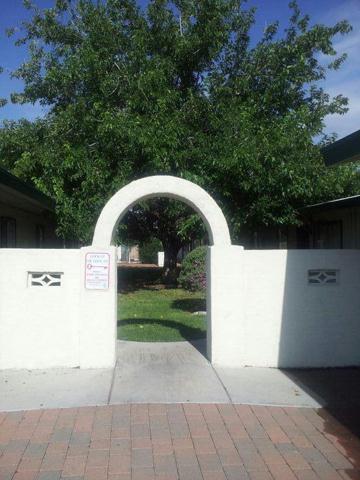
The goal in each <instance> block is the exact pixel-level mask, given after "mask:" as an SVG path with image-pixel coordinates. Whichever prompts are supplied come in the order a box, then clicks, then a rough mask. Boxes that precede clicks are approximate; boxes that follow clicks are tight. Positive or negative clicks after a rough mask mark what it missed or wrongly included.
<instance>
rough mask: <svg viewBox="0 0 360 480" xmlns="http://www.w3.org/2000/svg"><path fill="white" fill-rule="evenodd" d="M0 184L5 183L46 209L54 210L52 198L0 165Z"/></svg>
mask: <svg viewBox="0 0 360 480" xmlns="http://www.w3.org/2000/svg"><path fill="white" fill-rule="evenodd" d="M0 185H5V186H6V187H8V188H11V189H12V190H16V191H17V192H19V193H21V194H22V195H25V196H26V197H28V198H31V199H32V200H35V201H36V202H37V203H39V204H40V205H41V206H42V207H44V208H45V209H47V210H51V211H53V210H55V202H54V200H53V199H52V198H50V197H48V196H47V195H45V194H44V193H42V192H40V191H39V190H37V189H36V188H35V187H33V186H32V185H30V184H29V183H26V182H24V181H23V180H20V178H18V177H15V175H13V174H12V173H10V172H8V171H7V170H5V169H4V168H2V167H0Z"/></svg>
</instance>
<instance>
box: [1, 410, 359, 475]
mask: <svg viewBox="0 0 360 480" xmlns="http://www.w3.org/2000/svg"><path fill="white" fill-rule="evenodd" d="M339 418H340V417H339ZM60 478H69V479H72V480H79V479H84V480H104V479H112V480H130V479H131V480H145V479H147V480H149V479H157V480H170V479H171V480H172V479H181V480H197V479H199V480H200V479H201V480H242V479H251V480H266V479H279V480H280V479H298V480H313V479H324V480H332V479H349V480H350V479H351V480H355V479H360V441H359V439H358V438H357V437H356V435H354V433H352V432H351V431H350V430H348V429H347V428H346V427H345V426H344V423H343V421H339V420H338V419H337V418H335V417H333V416H331V415H330V414H329V413H328V412H327V411H325V410H320V411H316V410H313V409H299V408H279V407H261V406H251V407H250V406H246V405H231V404H227V405H198V404H171V405H116V406H104V407H83V408H78V409H62V410H41V411H40V410H38V411H25V412H16V413H0V480H10V479H13V480H33V479H37V480H56V479H60Z"/></svg>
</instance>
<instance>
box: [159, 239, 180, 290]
mask: <svg viewBox="0 0 360 480" xmlns="http://www.w3.org/2000/svg"><path fill="white" fill-rule="evenodd" d="M162 244H163V247H164V257H165V258H164V273H163V281H164V283H165V284H167V285H176V283H177V277H178V270H177V255H178V253H179V250H180V247H181V245H179V244H178V243H177V242H171V241H170V242H164V241H163V242H162Z"/></svg>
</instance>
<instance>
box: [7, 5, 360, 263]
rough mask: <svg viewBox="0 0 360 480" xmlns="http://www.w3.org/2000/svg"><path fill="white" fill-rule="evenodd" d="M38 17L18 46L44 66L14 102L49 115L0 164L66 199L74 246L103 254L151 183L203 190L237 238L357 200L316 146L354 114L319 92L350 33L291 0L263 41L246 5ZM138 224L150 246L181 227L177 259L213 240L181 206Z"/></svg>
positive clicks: (63, 221) (85, 9) (146, 214)
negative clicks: (186, 183) (113, 227)
mask: <svg viewBox="0 0 360 480" xmlns="http://www.w3.org/2000/svg"><path fill="white" fill-rule="evenodd" d="M25 5H26V7H27V8H29V9H30V10H31V11H32V17H31V20H30V21H29V22H26V23H24V24H23V25H22V34H20V35H19V36H18V37H17V40H16V41H17V42H18V43H19V44H27V45H28V48H29V50H28V51H29V55H28V60H27V61H26V62H24V63H23V64H22V65H21V66H20V67H19V68H18V70H16V71H15V72H14V73H13V75H14V77H16V78H20V79H22V80H23V81H24V89H23V91H22V92H20V93H17V94H14V95H13V96H12V101H14V102H20V103H22V102H40V103H41V104H42V105H44V106H45V107H46V108H47V114H46V116H45V117H44V118H43V119H39V120H36V121H34V122H28V121H25V120H23V121H20V122H6V123H5V124H4V128H2V129H1V131H0V158H1V161H2V162H3V163H4V164H5V166H7V167H8V168H10V169H11V170H13V171H14V172H15V173H16V174H18V175H20V176H21V177H23V178H25V179H30V180H32V181H34V182H35V183H36V185H37V187H39V188H40V189H41V190H43V191H44V192H45V193H48V194H50V195H51V196H53V197H54V198H55V199H56V201H57V211H58V220H59V232H60V233H61V234H62V235H63V236H64V237H66V238H79V239H80V240H81V241H82V242H89V241H90V239H91V235H92V231H93V228H94V224H95V221H96V218H97V216H98V214H99V212H100V210H101V208H102V207H103V205H104V203H105V202H106V201H107V199H108V198H109V197H110V196H111V195H112V194H113V193H114V192H115V191H117V190H118V189H119V188H120V187H121V186H123V185H124V184H126V183H128V182H129V181H130V180H132V179H135V178H139V177H143V176H146V175H151V174H172V175H178V176H181V177H184V178H187V179H189V180H192V181H194V182H196V183H198V184H200V185H202V186H204V187H205V188H206V189H207V190H208V191H209V192H210V193H212V194H213V195H214V196H215V198H216V199H217V200H218V201H219V203H220V204H221V206H222V207H223V209H224V211H225V213H226V216H227V218H228V220H229V223H230V226H231V230H232V235H233V238H234V240H237V239H239V238H241V234H242V232H243V231H244V230H245V229H247V230H249V231H251V230H253V229H256V228H258V226H262V225H267V226H279V225H280V226H281V225H289V224H296V223H297V222H299V219H298V214H297V208H298V207H299V206H303V205H304V204H306V203H309V202H313V201H317V200H321V199H329V198H331V197H333V196H334V195H337V194H339V195H345V194H350V193H352V192H353V191H354V189H356V188H358V187H357V182H358V180H357V177H356V175H355V173H354V171H353V170H352V169H351V168H349V167H342V168H340V169H337V170H336V171H335V170H326V169H325V167H324V166H323V162H322V159H321V155H320V152H319V144H318V145H316V144H315V143H314V141H313V139H314V138H315V137H318V138H321V139H322V140H321V142H326V141H328V139H327V138H326V137H324V136H323V135H322V132H323V128H324V119H325V117H326V115H328V114H332V113H344V112H345V111H346V108H347V107H346V105H347V99H346V98H344V97H343V96H341V95H339V96H337V97H335V98H330V97H329V95H328V94H326V93H325V92H324V91H323V89H322V88H321V86H320V83H319V82H321V81H322V80H324V79H325V78H326V74H327V71H328V70H329V69H338V68H339V67H340V66H341V64H342V62H343V61H344V60H345V57H344V56H340V57H337V56H336V51H335V50H334V47H333V40H334V37H335V36H336V35H343V34H346V33H348V32H349V31H350V29H351V27H350V25H349V24H348V23H347V22H345V21H343V22H339V23H337V24H335V25H333V26H325V25H311V24H310V19H309V18H308V17H307V16H306V15H305V16H304V15H302V14H301V12H300V11H299V9H298V7H297V5H296V3H295V2H292V3H291V4H290V8H291V10H290V12H291V14H290V18H289V25H288V27H287V29H286V30H285V31H284V32H281V31H280V30H279V25H278V24H277V23H274V24H272V25H269V26H268V27H267V28H266V30H265V32H264V35H263V38H262V39H261V40H260V41H259V42H258V43H254V42H252V41H251V36H250V33H251V27H252V26H253V24H254V23H255V11H254V10H253V9H246V8H245V6H244V5H243V2H242V1H240V0H200V1H198V0H176V1H173V2H170V1H166V0H151V1H149V4H148V6H147V8H146V10H145V11H143V10H141V9H140V8H139V7H138V6H137V5H136V2H135V1H133V0H104V1H98V2H94V1H93V0H74V1H70V0H56V1H55V2H54V7H53V8H50V9H42V10H41V9H37V8H36V7H33V6H32V5H31V4H29V2H26V3H25ZM10 33H13V32H10ZM16 35H18V34H16ZM327 58H329V59H330V60H329V61H328V62H327V63H326V60H324V59H327ZM321 142H320V144H321ZM154 205H155V207H154ZM154 214H156V216H157V218H158V220H159V219H161V222H160V223H159V221H156V219H154ZM131 217H132V218H131ZM134 219H137V220H138V232H137V235H138V236H139V237H140V236H141V235H143V236H144V235H150V236H157V233H156V232H158V233H159V231H160V230H163V231H162V236H163V238H164V237H165V236H164V229H166V228H167V229H168V231H167V232H166V233H167V234H168V235H167V238H168V241H167V244H166V245H164V247H165V249H166V257H167V259H172V262H173V260H174V255H175V253H174V252H175V251H176V249H177V248H178V246H179V245H180V244H181V242H180V241H178V239H179V238H180V237H181V238H184V235H185V237H186V236H187V238H191V237H194V236H196V235H198V233H199V222H198V220H196V219H195V218H194V217H193V216H191V214H190V213H189V212H188V210H187V209H186V208H185V207H184V208H183V209H182V208H180V207H176V208H175V207H174V205H173V204H172V203H171V202H157V203H155V204H153V207H152V208H146V207H144V206H139V207H136V208H134V209H133V210H132V211H131V212H130V214H129V217H128V220H127V223H128V227H129V231H130V230H131V228H132V227H131V225H133V224H134ZM179 219H184V221H185V225H186V228H185V229H184V227H180V223H181V222H179V221H178V220H179ZM142 225H143V227H144V228H143V229H142V230H141V231H140V230H139V229H141V226H142ZM159 225H160V227H159ZM170 226H171V229H170ZM170 230H171V232H170ZM170 233H171V234H170ZM158 238H160V240H162V241H163V243H164V242H165V240H164V239H163V238H161V237H160V236H158Z"/></svg>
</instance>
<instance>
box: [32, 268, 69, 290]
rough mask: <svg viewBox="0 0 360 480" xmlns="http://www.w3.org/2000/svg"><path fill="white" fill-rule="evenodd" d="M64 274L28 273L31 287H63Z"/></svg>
mask: <svg viewBox="0 0 360 480" xmlns="http://www.w3.org/2000/svg"><path fill="white" fill-rule="evenodd" d="M62 275H63V272H28V285H29V286H30V287H61V276H62Z"/></svg>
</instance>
